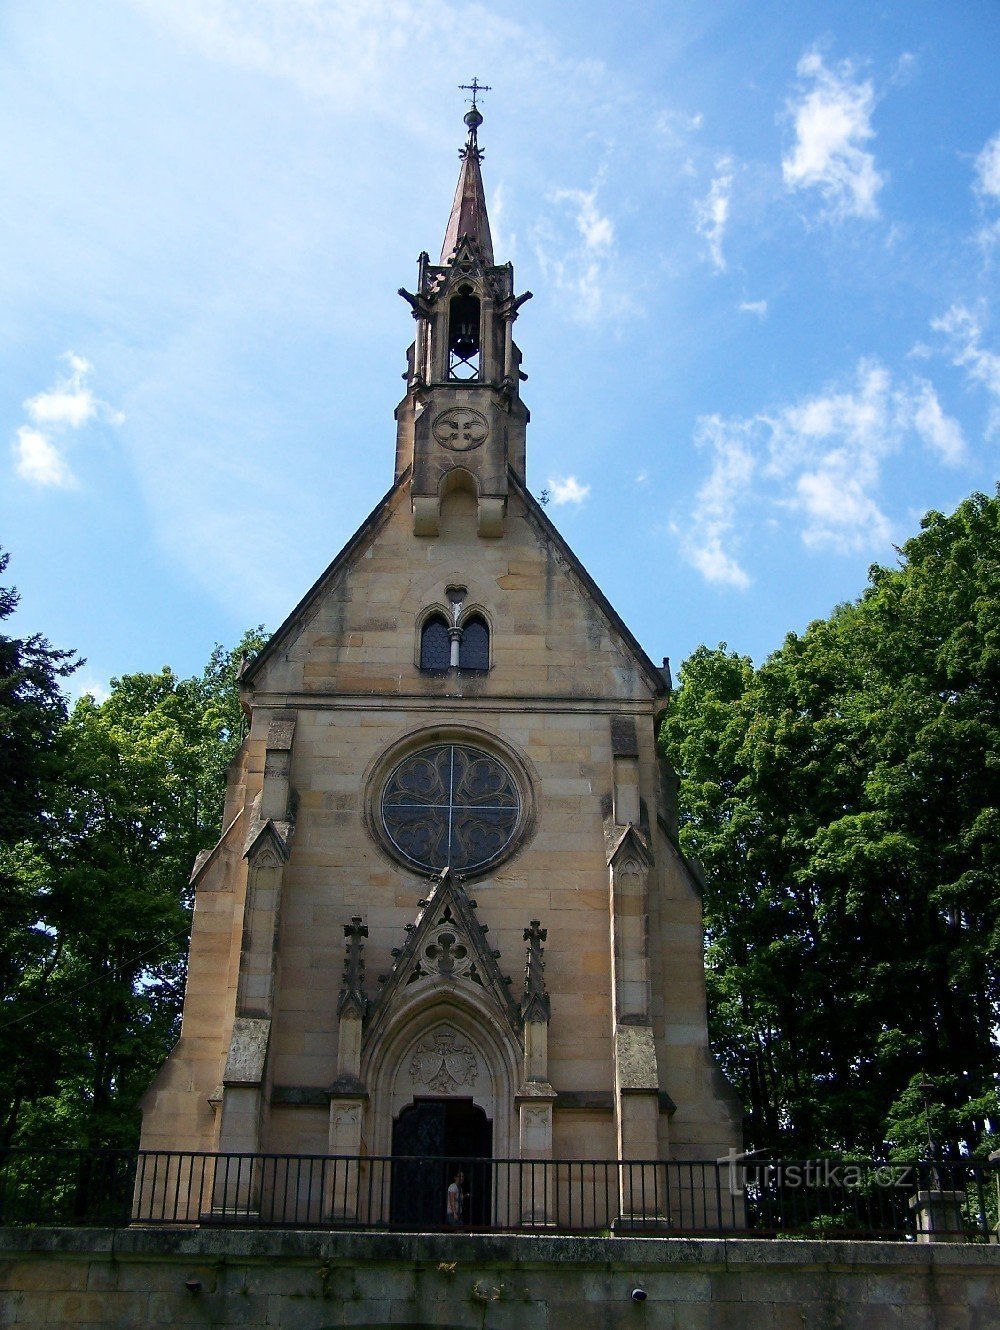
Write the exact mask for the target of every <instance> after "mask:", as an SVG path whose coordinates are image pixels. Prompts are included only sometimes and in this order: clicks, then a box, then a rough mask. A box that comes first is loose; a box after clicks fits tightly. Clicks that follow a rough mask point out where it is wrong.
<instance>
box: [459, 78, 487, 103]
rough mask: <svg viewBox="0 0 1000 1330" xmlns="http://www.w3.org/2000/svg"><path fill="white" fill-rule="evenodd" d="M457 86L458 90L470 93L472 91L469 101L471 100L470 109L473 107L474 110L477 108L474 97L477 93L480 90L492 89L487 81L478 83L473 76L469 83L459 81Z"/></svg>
mask: <svg viewBox="0 0 1000 1330" xmlns="http://www.w3.org/2000/svg"><path fill="white" fill-rule="evenodd" d="M458 88H459V91H460V92H471V93H472V98H471V101H472V109H473V110H474V111H475V110H477V109H478V108H477V107H476V97H477V96H478V95H479V93H481V92H492V91H493V89H492V88H491V87H490V86H489V84H488V83H480V82H479V80H478V79H477V78H475V77H473V80H472V82H471V83H460V84H459V85H458Z"/></svg>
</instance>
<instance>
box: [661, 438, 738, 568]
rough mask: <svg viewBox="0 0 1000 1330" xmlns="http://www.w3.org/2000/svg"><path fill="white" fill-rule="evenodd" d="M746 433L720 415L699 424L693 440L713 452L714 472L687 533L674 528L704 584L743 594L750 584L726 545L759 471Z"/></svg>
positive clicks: (697, 497)
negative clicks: (728, 587) (739, 510)
mask: <svg viewBox="0 0 1000 1330" xmlns="http://www.w3.org/2000/svg"><path fill="white" fill-rule="evenodd" d="M748 432H749V431H748V426H747V424H746V422H742V421H726V420H723V419H721V417H719V416H704V417H702V419H700V420H699V421H698V428H697V430H696V432H695V440H694V441H695V444H696V445H697V447H699V448H711V450H712V452H713V458H712V469H711V471H710V472H709V475H708V479H707V480H706V481H705V482H704V484H703V485H702V486H701V488H700V489H699V490H698V493H697V494H696V495H695V501H694V508H693V509H692V512H691V516H690V519H689V520H688V522H687V523H686V525H685V527H684V529H683V530H680V529H679V528H678V527H677V526H676V525H675V526H674V530H675V531H676V532H677V534H678V535H679V536H680V539H681V549H682V552H683V554H684V557H685V558H686V559H687V560H688V562H689V563H690V564H691V565H692V566H693V567H695V568H697V570H698V571H699V572H700V573H701V575H702V577H704V579H705V581H706V582H714V583H716V584H718V585H719V586H731V587H736V588H737V590H740V591H744V590H746V588H747V587H748V586H749V585H750V578H749V577H748V576H747V574H746V572H745V570H744V569H743V568H742V567H741V566H740V564H739V562H738V561H737V560H736V558H735V557H734V555H733V554H732V553H730V552H729V551H728V550H727V549H725V548H724V545H725V544H731V543H733V530H734V527H735V525H736V515H737V511H738V508H739V505H740V500H741V498H742V496H743V495H744V494H745V493H746V492H747V490H748V488H749V486H750V484H751V481H752V480H753V474H754V470H755V468H756V461H755V459H754V456H753V453H752V450H751V448H750V446H749V440H748Z"/></svg>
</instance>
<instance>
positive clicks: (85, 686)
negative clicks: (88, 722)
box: [66, 671, 111, 706]
mask: <svg viewBox="0 0 1000 1330" xmlns="http://www.w3.org/2000/svg"><path fill="white" fill-rule="evenodd" d="M66 691H67V692H68V693H69V696H70V697H71V698H72V699H73V700H74V701H75V700H76V699H77V698H79V697H92V698H93V699H94V701H95V702H96V703H97V704H98V706H100V704H101V703H102V702H106V701H107V700H108V698H109V697H110V696H111V688H110V685H109V684H108V681H107V680H106V679H99V678H98V677H97V676H96V675H94V674H91V673H90V672H89V671H84V672H83V673H82V674H81V673H80V672H77V673H76V674H73V675H71V676H70V678H69V680H68V682H67V685H66Z"/></svg>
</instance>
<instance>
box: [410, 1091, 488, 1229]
mask: <svg viewBox="0 0 1000 1330" xmlns="http://www.w3.org/2000/svg"><path fill="white" fill-rule="evenodd" d="M392 1154H393V1165H392V1194H391V1198H390V1214H391V1218H392V1223H393V1224H399V1225H401V1226H405V1227H407V1228H411V1227H412V1228H440V1227H441V1226H442V1225H443V1224H444V1223H445V1211H446V1207H447V1192H448V1185H449V1183H450V1182H451V1180H452V1177H453V1175H454V1173H455V1171H456V1170H457V1169H459V1168H460V1169H461V1170H462V1172H463V1173H464V1175H465V1181H464V1183H463V1187H462V1190H463V1192H464V1194H465V1203H464V1207H463V1224H464V1226H465V1227H467V1228H488V1227H489V1226H490V1215H491V1210H492V1174H493V1168H492V1158H493V1123H492V1122H491V1121H490V1119H489V1118H488V1117H487V1116H486V1112H485V1110H484V1109H482V1108H480V1107H479V1105H478V1104H475V1103H473V1101H472V1099H471V1098H470V1099H458V1098H451V1097H449V1098H447V1099H423V1098H421V1099H414V1100H413V1102H412V1103H410V1104H407V1105H406V1107H405V1108H403V1109H402V1110H401V1112H400V1114H399V1116H398V1117H397V1118H396V1119H395V1120H394V1121H393V1124H392Z"/></svg>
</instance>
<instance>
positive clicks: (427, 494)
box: [396, 81, 531, 538]
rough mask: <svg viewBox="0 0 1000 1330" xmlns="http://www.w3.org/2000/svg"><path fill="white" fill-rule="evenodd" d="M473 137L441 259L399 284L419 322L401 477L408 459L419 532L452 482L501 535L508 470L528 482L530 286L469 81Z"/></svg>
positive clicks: (424, 263)
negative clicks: (508, 240) (521, 317)
mask: <svg viewBox="0 0 1000 1330" xmlns="http://www.w3.org/2000/svg"><path fill="white" fill-rule="evenodd" d="M471 91H472V94H473V96H472V108H471V110H469V111H468V112H467V113H466V115H465V124H466V126H467V127H468V138H467V139H466V142H465V146H464V147H463V148H461V149H460V150H459V157H460V158H461V161H462V165H461V169H460V171H459V176H458V187H457V188H456V190H455V201H454V203H453V204H452V209H451V216H450V217H449V219H448V226H447V228H446V230H445V235H444V244H443V245H442V247H441V259H440V262H439V263H438V264H436V265H434V264H431V262H430V259H429V257H428V255H427V254H426V253H424V254H421V255H420V258H419V259H418V261H417V263H418V268H417V290H416V293H415V294H414V293H412V292H410V291H407V290H405V289H402V288H401V289H400V292H399V294H400V295H401V296H402V297H403V299H404V300H406V301H407V303H408V304H409V305H410V308H411V309H412V311H413V317H414V319H415V320H416V324H417V334H416V338H415V340H414V342H413V344H412V346H411V347H410V348H409V351H408V353H407V370H406V396H405V397H404V398H403V400H402V402H400V404H399V406H398V407H397V408H396V421H397V431H396V480H397V482H398V481H399V480H400V478H401V477H402V476H403V475H404V474H405V472H406V471H407V469H408V468H409V469H411V480H410V497H411V505H412V513H413V533H414V535H416V536H431V537H433V536H436V535H437V534H438V526H439V519H440V511H441V499H442V496H443V495H444V494H446V493H447V492H448V491H449V490H451V489H456V488H465V489H468V490H470V491H471V492H472V493H474V495H475V498H476V504H477V514H478V521H477V529H478V532H479V535H480V536H483V537H487V538H489V537H496V536H501V535H502V534H503V530H504V522H505V519H506V515H507V496H508V471H511V472H513V474H514V476H515V477H516V478H517V480H519V481H520V482H521V483H522V484H523V483H524V441H525V427H526V425H527V423H528V419H529V416H528V409H527V407H526V406H525V405H524V403H523V402H522V401H521V396H520V384H521V380H522V379H524V378H526V377H527V376H526V375H524V374H523V373H522V372H521V353H520V351H519V350H518V348H517V346H516V345H515V343H514V339H513V326H514V320H515V319H516V318H517V314H518V310H519V309H520V307H521V306H522V305H523V304H524V302H525V301H526V300H530V299H531V292H530V291H526V292H525V293H524V294H523V295H520V296H515V295H514V268H513V265H512V264H510V263H506V264H498V263H496V262H495V260H494V257H493V239H492V237H491V235H490V223H489V217H488V216H487V213H486V198H485V194H484V191H483V177H482V172H481V170H480V162H481V161H482V159H483V152H482V149H481V148H480V147H479V143H478V131H479V127H480V125H481V124H482V123H483V117H482V114H481V112H480V111H479V108H478V107H477V105H476V94H477V92H482V91H484V89H483V88H482V87H481V85H479V84H477V83H476V82H475V81H474V82H473V84H472V85H471Z"/></svg>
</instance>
